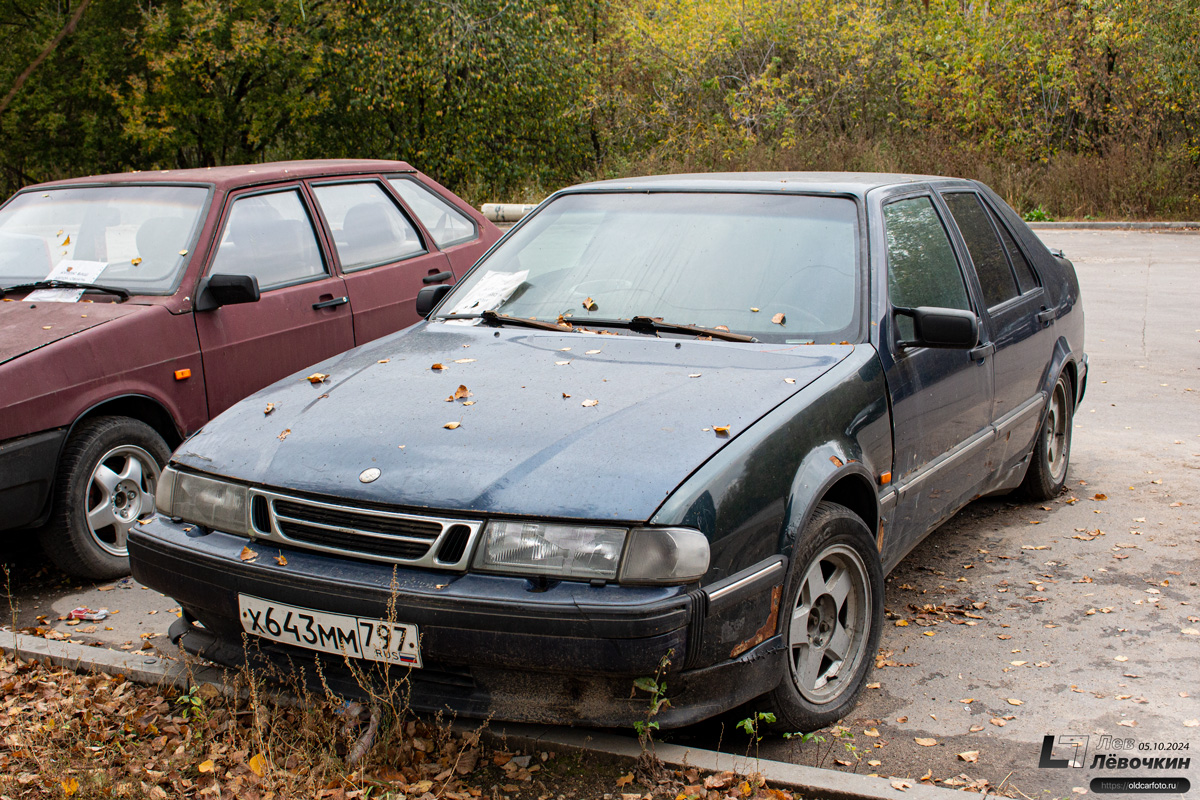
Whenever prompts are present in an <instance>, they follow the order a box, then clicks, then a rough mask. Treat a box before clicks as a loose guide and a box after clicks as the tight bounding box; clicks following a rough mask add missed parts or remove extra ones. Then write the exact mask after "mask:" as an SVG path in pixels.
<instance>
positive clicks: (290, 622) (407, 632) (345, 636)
mask: <svg viewBox="0 0 1200 800" xmlns="http://www.w3.org/2000/svg"><path fill="white" fill-rule="evenodd" d="M238 608H239V610H240V611H241V619H242V629H243V630H245V631H246V632H247V633H251V634H254V635H255V636H262V637H263V638H265V639H270V640H271V641H275V642H282V643H283V644H290V645H296V646H298V647H304V648H307V649H309V650H318V651H320V652H322V653H336V654H338V655H344V656H349V657H350V658H361V659H364V660H366V661H383V662H386V663H388V664H401V665H403V666H406V667H415V668H420V666H421V642H420V639H419V637H418V636H417V626H416V625H407V624H405V623H402V622H389V621H388V620H381V619H364V618H362V617H351V616H347V615H345V614H330V613H329V612H327V611H314V610H313V609H310V608H299V607H297V606H289V605H285V604H283V603H276V602H274V601H273V600H263V599H262V598H260V597H253V596H251V595H248V594H239V595H238Z"/></svg>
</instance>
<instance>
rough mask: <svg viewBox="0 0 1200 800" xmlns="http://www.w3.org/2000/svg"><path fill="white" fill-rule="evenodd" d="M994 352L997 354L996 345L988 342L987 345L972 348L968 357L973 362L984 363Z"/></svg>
mask: <svg viewBox="0 0 1200 800" xmlns="http://www.w3.org/2000/svg"><path fill="white" fill-rule="evenodd" d="M994 352H996V345H994V344H992V343H991V342H988V343H987V344H981V345H979V346H978V347H974V348H971V349H970V350H968V351H967V355H968V356H969V357H970V359H971V360H972V361H982V360H983V359H985V358H987V357H988V356H990V355H991V354H992V353H994Z"/></svg>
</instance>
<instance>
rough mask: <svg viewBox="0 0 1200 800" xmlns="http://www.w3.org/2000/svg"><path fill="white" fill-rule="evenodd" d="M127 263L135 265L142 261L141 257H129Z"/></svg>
mask: <svg viewBox="0 0 1200 800" xmlns="http://www.w3.org/2000/svg"><path fill="white" fill-rule="evenodd" d="M129 263H130V264H133V265H134V266H135V267H136V266H137V265H138V264H140V263H142V259H140V258H131V259H129Z"/></svg>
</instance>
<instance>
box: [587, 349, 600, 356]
mask: <svg viewBox="0 0 1200 800" xmlns="http://www.w3.org/2000/svg"><path fill="white" fill-rule="evenodd" d="M599 353H600V351H599V350H587V351H585V352H584V355H585V356H594V355H598V354H599Z"/></svg>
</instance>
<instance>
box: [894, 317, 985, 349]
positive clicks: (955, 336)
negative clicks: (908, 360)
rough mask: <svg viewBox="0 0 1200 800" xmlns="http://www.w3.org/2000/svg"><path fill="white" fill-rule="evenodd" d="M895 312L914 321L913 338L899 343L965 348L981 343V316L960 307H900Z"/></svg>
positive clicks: (914, 345)
mask: <svg viewBox="0 0 1200 800" xmlns="http://www.w3.org/2000/svg"><path fill="white" fill-rule="evenodd" d="M895 312H896V314H898V315H901V316H905V317H909V318H911V319H912V321H913V338H912V340H910V341H902V342H899V343H898V344H899V346H900V347H940V348H947V349H961V350H966V349H968V348H971V347H974V346H975V345H976V344H978V343H979V318H978V317H976V316H975V312H973V311H963V310H961V309H957V308H929V307H928V306H921V307H919V308H897V309H895Z"/></svg>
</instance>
